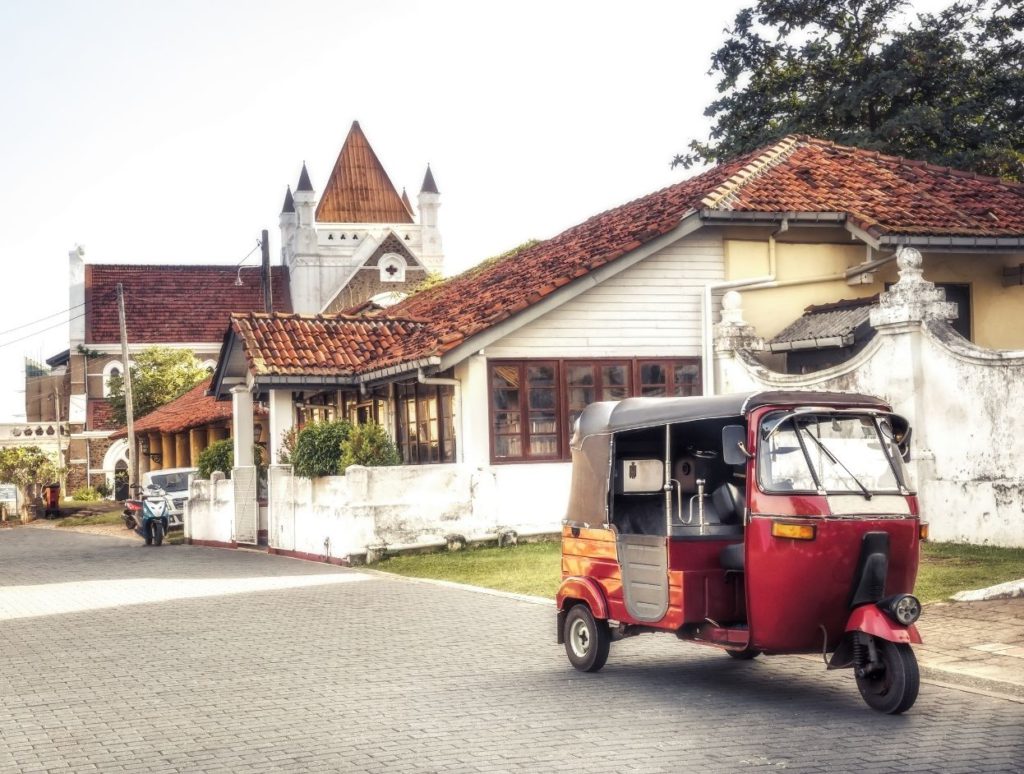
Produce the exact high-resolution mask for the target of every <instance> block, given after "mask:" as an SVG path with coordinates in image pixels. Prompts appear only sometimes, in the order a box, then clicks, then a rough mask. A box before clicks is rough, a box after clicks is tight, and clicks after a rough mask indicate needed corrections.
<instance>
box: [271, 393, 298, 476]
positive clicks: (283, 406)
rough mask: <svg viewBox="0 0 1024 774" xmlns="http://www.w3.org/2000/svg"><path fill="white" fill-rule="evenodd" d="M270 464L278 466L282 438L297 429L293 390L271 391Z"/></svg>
mask: <svg viewBox="0 0 1024 774" xmlns="http://www.w3.org/2000/svg"><path fill="white" fill-rule="evenodd" d="M268 402H269V405H270V431H269V432H270V442H269V447H268V448H269V449H270V460H268V461H269V462H270V464H271V465H276V464H277V461H278V456H279V454H280V452H281V439H282V436H283V435H284V434H285V433H286V432H288V431H289V430H291V429H292V428H293V427H295V412H294V411H293V410H292V391H291V390H271V391H270V400H269V401H268Z"/></svg>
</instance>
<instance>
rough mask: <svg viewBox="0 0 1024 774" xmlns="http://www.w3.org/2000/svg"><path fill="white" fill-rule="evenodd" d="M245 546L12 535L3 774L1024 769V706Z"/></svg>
mask: <svg viewBox="0 0 1024 774" xmlns="http://www.w3.org/2000/svg"><path fill="white" fill-rule="evenodd" d="M552 619H553V610H552V609H551V608H548V607H544V606H540V605H536V604H530V603H528V602H522V601H517V600H513V599H508V598H503V597H497V596H491V595H485V594H480V593H474V592H471V591H465V590H461V589H453V588H445V587H439V586H435V585H430V584H423V583H415V582H409V581H403V580H398V579H390V578H387V577H383V576H380V575H376V574H367V573H360V572H356V571H348V570H342V569H337V568H332V567H326V566H322V565H316V564H311V563H305V562H298V561H294V560H288V559H282V558H278V557H270V556H267V555H264V554H255V553H247V552H239V551H235V552H232V551H220V550H215V549H204V548H193V547H187V546H164V547H163V548H159V549H157V548H150V549H147V548H144V547H142V546H141V545H139V544H136V543H133V542H130V541H121V540H114V539H111V538H103V537H93V536H88V535H78V534H63V533H59V532H55V531H52V530H30V529H14V530H3V531H0V654H2V655H0V658H2V661H0V665H2V666H0V670H2V671H0V771H3V772H35V771H81V772H86V771H99V772H122V771H123V772H185V771H231V772H250V771H367V772H404V771H417V772H419V771H444V772H503V771H537V772H548V771H587V772H606V771H608V772H612V771H615V772H618V771H644V772H660V771H666V772H668V771H672V772H678V771H680V770H686V769H691V768H703V769H705V770H708V771H716V772H718V771H744V772H745V771H767V770H780V769H787V770H793V771H861V772H875V771H900V772H915V771H921V772H924V771H943V772H992V771H1024V705H1022V704H1017V703H1012V702H1007V701H1002V700H998V699H993V698H988V697H985V696H980V695H976V694H970V693H963V692H959V691H954V690H949V689H943V688H937V687H933V686H928V685H924V686H922V693H921V697H920V699H919V700H918V702H917V705H916V706H915V707H914V708H913V709H912V710H911V711H910V713H908V714H907V715H905V716H902V717H895V718H894V717H887V716H883V715H879V714H877V713H875V712H873V711H872V710H870V709H868V708H867V707H866V705H864V704H863V702H862V701H861V699H860V697H859V695H858V694H857V690H856V687H855V685H854V683H853V680H852V678H851V677H850V674H849V672H842V673H826V672H825V671H824V670H823V669H822V668H821V667H820V666H819V665H817V664H813V663H811V662H809V661H807V660H804V659H799V658H774V659H758V660H757V661H753V662H739V661H733V660H731V659H729V658H727V657H725V656H724V655H722V654H719V653H717V652H714V651H710V650H703V649H700V648H697V647H694V646H687V645H682V644H680V643H678V642H676V641H675V640H674V639H672V638H670V637H668V636H654V637H640V638H636V639H632V640H628V641H625V642H622V643H617V644H616V645H615V646H613V649H612V656H611V659H610V660H609V663H608V666H607V667H605V670H604V671H603V672H601V673H599V674H596V675H584V674H580V673H578V672H576V671H574V670H572V669H571V668H570V667H569V665H568V663H567V661H566V659H565V656H564V654H563V652H562V651H561V649H560V647H559V646H557V645H556V644H555V643H554V625H553V621H552Z"/></svg>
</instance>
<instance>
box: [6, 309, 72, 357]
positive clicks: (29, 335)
mask: <svg viewBox="0 0 1024 774" xmlns="http://www.w3.org/2000/svg"><path fill="white" fill-rule="evenodd" d="M82 317H85V312H82V313H81V314H77V315H75V316H74V317H69V318H68V319H67V320H61V321H60V322H59V323H57V324H55V325H51V326H49V327H48V328H40V329H39V330H38V331H33V332H32V333H29V334H27V335H25V336H22V337H21V338H18V339H11V340H10V341H5V342H3V343H0V349H3V348H4V347H9V346H11V344H17V343H18V342H19V341H25V340H26V339H31V338H33V337H34V336H38V335H39V334H40V333H46V331H52V330H53V329H54V328H60V327H61V326H62V325H67V324H68V323H69V322H71V321H72V320H78V319H81V318H82Z"/></svg>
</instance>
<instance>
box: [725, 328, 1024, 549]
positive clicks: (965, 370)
mask: <svg viewBox="0 0 1024 774" xmlns="http://www.w3.org/2000/svg"><path fill="white" fill-rule="evenodd" d="M925 317H927V315H925ZM716 359H717V363H718V367H719V380H720V381H719V384H720V385H721V387H722V391H723V392H739V391H744V390H751V389H763V388H768V389H771V388H786V389H824V390H851V391H857V392H865V393H870V394H874V395H879V396H881V397H883V398H885V399H887V400H888V401H889V402H891V403H892V404H893V406H894V408H895V410H896V411H897V412H899V413H901V414H903V415H904V416H906V417H907V418H908V419H910V421H911V424H912V426H913V427H914V435H913V444H912V446H913V448H912V452H913V461H912V463H911V465H910V468H911V472H912V475H913V478H914V480H915V482H916V485H917V490H918V495H919V497H920V501H921V507H922V517H923V518H924V519H925V520H926V521H928V522H929V523H930V524H931V535H932V538H933V539H935V540H949V541H958V542H960V541H962V542H970V543H979V544H986V543H987V544H993V545H1002V546H1024V464H1022V462H1021V460H1024V388H1022V386H1021V385H1022V384H1024V350H1022V351H995V350H987V349H983V348H980V347H977V346H974V345H973V344H971V343H970V342H968V341H966V340H965V339H963V338H962V337H960V336H958V335H957V334H956V333H955V332H954V331H953V330H952V329H951V328H950V327H949V326H948V325H947V324H946V323H945V322H943V321H942V320H941V319H934V318H933V319H925V320H923V321H917V322H913V321H908V322H906V323H904V324H891V323H890V324H887V325H883V326H880V330H879V334H878V335H877V336H876V337H875V339H874V340H873V341H872V342H871V343H870V344H869V345H868V346H867V347H866V348H865V349H864V350H863V351H862V352H861V353H860V354H859V355H857V356H856V357H854V358H853V359H851V360H849V361H847V362H846V363H843V364H841V365H839V366H835V367H833V368H830V369H826V370H823V371H818V372H816V373H812V374H805V375H799V376H796V375H786V374H780V373H777V372H774V371H771V370H769V369H767V368H765V367H764V366H763V365H761V363H760V362H758V361H757V360H756V359H755V358H754V356H753V354H752V353H751V352H749V351H744V350H742V349H739V350H733V349H730V348H728V347H726V348H724V350H723V351H721V352H720V353H719V354H718V355H717V356H716Z"/></svg>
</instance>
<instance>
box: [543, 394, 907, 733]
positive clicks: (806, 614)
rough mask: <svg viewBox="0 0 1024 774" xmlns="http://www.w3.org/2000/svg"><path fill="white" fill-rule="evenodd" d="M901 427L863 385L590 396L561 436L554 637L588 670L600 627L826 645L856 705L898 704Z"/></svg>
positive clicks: (610, 631) (745, 648) (902, 670)
mask: <svg viewBox="0 0 1024 774" xmlns="http://www.w3.org/2000/svg"><path fill="white" fill-rule="evenodd" d="M908 440H909V428H908V427H907V426H906V422H905V421H903V420H902V419H901V418H899V417H897V416H896V415H894V414H892V412H891V409H890V407H889V406H888V405H887V404H886V403H884V402H883V401H881V400H879V399H877V398H873V397H870V396H865V395H850V394H843V393H811V392H796V391H789V392H762V393H753V394H746V395H726V396H715V397H710V398H634V399H628V400H625V401H621V402H618V403H598V404H592V405H591V406H589V407H588V408H587V409H586V410H585V411H584V412H583V414H582V415H581V417H580V420H579V422H578V425H577V430H576V433H575V435H574V438H573V443H572V448H573V483H572V492H571V495H570V504H569V512H568V515H567V518H566V521H565V524H564V526H563V533H562V578H563V581H562V586H561V588H560V589H559V592H558V598H557V602H558V640H559V642H562V643H564V644H565V646H566V652H567V654H568V656H569V659H570V661H571V662H572V663H573V665H574V666H576V667H577V668H578V669H582V670H584V671H597V670H598V669H600V668H601V667H602V666H603V665H604V663H605V660H606V659H607V655H608V651H609V646H610V643H611V641H612V639H613V638H618V637H626V636H631V635H635V634H640V633H644V632H652V631H667V632H672V633H674V634H676V636H678V637H679V638H680V639H685V640H691V641H693V642H698V643H702V644H707V645H713V646H717V647H719V648H723V649H725V650H726V651H727V652H728V653H729V654H730V655H732V656H734V657H736V658H753V657H755V656H757V655H759V654H761V653H767V654H777V653H801V652H818V653H822V652H824V653H831V654H832V656H831V660H830V662H829V668H830V669H831V668H841V667H852V668H853V669H854V670H855V673H856V675H857V683H858V687H859V688H860V691H861V694H862V695H863V696H864V698H865V700H866V701H867V703H868V704H869V705H870V706H872V707H874V708H875V709H879V710H881V711H883V712H889V713H897V712H903V711H905V710H906V709H909V707H910V706H911V705H912V704H913V702H914V700H915V699H916V696H917V690H918V682H919V680H918V672H917V665H916V661H915V660H914V657H913V652H912V651H911V650H910V645H909V644H910V643H915V642H920V641H921V640H920V637H919V635H918V633H917V630H916V628H915V627H914V625H913V623H914V621H915V620H916V618H917V616H918V615H919V613H920V604H919V603H918V602H917V600H916V599H915V598H914V597H913V596H911V592H912V591H913V587H914V581H915V579H916V576H917V568H918V553H919V541H920V539H921V536H922V529H923V528H922V524H921V521H920V518H919V514H918V510H917V500H916V498H915V497H914V495H913V494H912V493H911V492H910V489H909V486H908V484H907V480H906V474H905V472H904V470H903V467H902V461H903V460H902V457H903V456H904V454H905V448H906V444H907V441H908Z"/></svg>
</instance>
